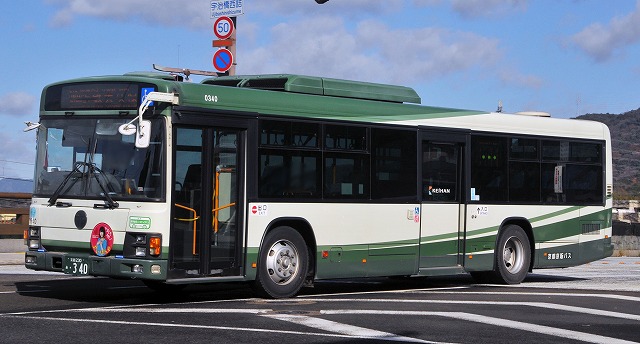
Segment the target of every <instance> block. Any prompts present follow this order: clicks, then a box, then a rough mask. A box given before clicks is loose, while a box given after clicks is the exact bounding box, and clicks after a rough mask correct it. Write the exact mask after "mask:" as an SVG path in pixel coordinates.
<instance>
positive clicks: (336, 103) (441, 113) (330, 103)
mask: <svg viewBox="0 0 640 344" xmlns="http://www.w3.org/2000/svg"><path fill="white" fill-rule="evenodd" d="M91 82H99V83H128V82H131V83H146V84H154V85H156V86H157V91H158V92H169V93H177V94H178V95H179V100H180V107H182V108H189V107H191V108H204V109H216V110H227V111H237V112H245V113H255V114H264V115H276V116H295V117H299V118H313V119H335V120H349V121H356V122H371V123H390V122H393V123H396V124H404V125H410V126H442V127H451V128H461V129H471V130H479V131H485V130H486V131H501V132H514V133H516V132H518V133H530V134H541V135H545V134H547V135H553V134H556V135H567V136H570V137H573V136H577V137H582V136H589V137H590V136H592V135H595V136H602V134H603V131H606V132H608V130H606V127H605V128H604V129H603V128H602V127H603V126H602V124H600V123H591V122H590V121H577V120H574V121H570V122H567V121H566V120H564V119H552V118H540V117H536V118H533V117H531V116H522V115H507V114H501V113H500V114H498V113H491V112H487V111H476V110H463V109H453V108H444V107H433V106H423V105H419V104H417V103H420V97H419V96H418V95H417V93H416V92H415V91H414V90H413V89H411V88H409V87H403V86H395V85H384V84H376V83H367V82H359V81H349V80H340V79H331V78H323V77H312V76H303V75H293V74H272V75H239V76H227V77H217V78H209V79H205V80H203V81H202V82H201V83H190V82H180V81H176V80H174V79H173V76H172V75H170V74H167V73H157V72H133V73H127V74H125V75H119V76H102V77H90V78H81V79H74V80H69V81H65V82H59V83H55V84H52V85H48V86H47V87H45V89H44V91H43V100H44V95H45V93H46V92H47V90H48V88H49V87H52V86H55V85H63V84H69V83H91ZM44 103H45V102H44V101H43V102H42V103H41V111H43V112H42V114H44V110H45V104H44ZM131 110H137V109H135V108H132V109H131ZM54 113H55V112H52V114H54ZM166 114H167V115H169V113H166ZM574 122H581V123H574ZM596 133H600V134H599V135H597V134H596Z"/></svg>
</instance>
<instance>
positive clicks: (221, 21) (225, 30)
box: [213, 17, 234, 39]
mask: <svg viewBox="0 0 640 344" xmlns="http://www.w3.org/2000/svg"><path fill="white" fill-rule="evenodd" d="M233 29H234V28H233V21H232V20H231V18H229V17H220V18H218V19H216V21H215V23H213V32H214V33H215V34H216V37H218V39H227V38H229V37H231V34H232V33H233Z"/></svg>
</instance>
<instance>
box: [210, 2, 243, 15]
mask: <svg viewBox="0 0 640 344" xmlns="http://www.w3.org/2000/svg"><path fill="white" fill-rule="evenodd" d="M243 2H244V0H211V19H213V18H218V17H223V16H227V17H236V16H239V15H242V14H244V11H243V9H242V3H243Z"/></svg>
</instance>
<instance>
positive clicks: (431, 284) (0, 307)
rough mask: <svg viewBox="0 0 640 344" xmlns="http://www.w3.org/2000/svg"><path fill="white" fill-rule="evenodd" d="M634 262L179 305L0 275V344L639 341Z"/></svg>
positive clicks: (74, 281) (223, 292)
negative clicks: (480, 280)
mask: <svg viewBox="0 0 640 344" xmlns="http://www.w3.org/2000/svg"><path fill="white" fill-rule="evenodd" d="M639 305H640V259H639V258H608V259H606V260H603V261H599V262H595V263H591V264H588V265H584V266H581V267H575V268H568V269H557V270H539V271H536V272H535V273H534V274H530V275H529V277H528V278H527V280H526V281H525V282H524V283H522V284H520V285H518V286H498V285H486V284H475V283H474V282H473V280H472V279H471V278H469V277H468V276H458V277H452V278H419V279H416V278H412V279H357V280H333V281H324V282H318V283H316V286H315V288H312V289H305V290H304V291H303V293H302V294H301V295H300V296H299V297H296V298H292V299H286V300H264V299H258V298H254V295H253V293H252V291H251V289H250V288H248V287H247V286H246V285H244V284H214V285H204V286H203V285H200V286H189V287H187V288H186V289H185V290H183V291H182V292H181V293H178V294H162V293H157V292H153V291H151V290H149V289H147V288H146V287H145V286H144V285H143V284H142V283H141V282H139V281H128V280H127V281H124V280H112V279H106V278H80V277H70V276H64V275H60V274H50V273H46V274H44V273H33V272H31V271H28V270H25V269H24V268H22V267H20V266H0V342H3V343H5V342H6V343H20V342H27V341H28V342H33V341H35V340H37V341H38V342H41V343H47V342H56V343H86V342H114V343H236V344H237V343H261V344H262V343H287V344H288V343H296V342H301V343H302V342H303V343H383V342H390V341H391V342H414V343H507V342H508V343H553V344H557V343H580V342H589V343H629V342H640V330H639V328H640V327H639V325H640V307H639Z"/></svg>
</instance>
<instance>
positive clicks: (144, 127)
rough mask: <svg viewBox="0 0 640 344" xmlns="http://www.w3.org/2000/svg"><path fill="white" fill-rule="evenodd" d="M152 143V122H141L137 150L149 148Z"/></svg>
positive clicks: (137, 136)
mask: <svg viewBox="0 0 640 344" xmlns="http://www.w3.org/2000/svg"><path fill="white" fill-rule="evenodd" d="M150 141H151V121H140V128H138V134H137V135H136V148H147V147H149V143H150Z"/></svg>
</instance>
